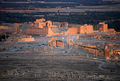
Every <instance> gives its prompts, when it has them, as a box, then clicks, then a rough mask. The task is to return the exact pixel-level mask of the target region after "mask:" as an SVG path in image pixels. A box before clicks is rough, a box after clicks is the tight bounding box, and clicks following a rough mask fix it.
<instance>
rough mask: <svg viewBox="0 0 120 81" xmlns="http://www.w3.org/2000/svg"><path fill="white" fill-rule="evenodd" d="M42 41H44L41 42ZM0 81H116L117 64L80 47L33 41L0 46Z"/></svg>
mask: <svg viewBox="0 0 120 81" xmlns="http://www.w3.org/2000/svg"><path fill="white" fill-rule="evenodd" d="M43 40H44V41H43ZM0 47H1V49H2V50H1V51H0V81H119V80H120V76H119V75H120V69H119V68H120V63H119V61H118V62H114V61H113V60H112V61H109V62H107V61H106V60H105V57H104V56H97V57H94V55H93V54H92V53H89V52H88V51H86V50H83V49H81V48H76V47H74V46H71V47H70V48H63V47H56V48H53V49H50V48H49V46H48V45H47V38H41V39H37V40H36V42H16V43H15V42H10V43H9V42H4V43H0Z"/></svg>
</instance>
